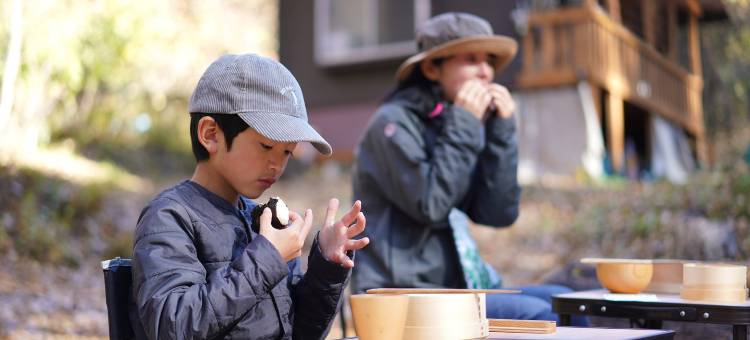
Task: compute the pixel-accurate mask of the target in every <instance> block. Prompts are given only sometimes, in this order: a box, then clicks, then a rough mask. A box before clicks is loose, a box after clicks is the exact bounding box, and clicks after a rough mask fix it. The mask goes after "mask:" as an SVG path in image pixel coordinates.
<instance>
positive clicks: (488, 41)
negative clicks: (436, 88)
mask: <svg viewBox="0 0 750 340" xmlns="http://www.w3.org/2000/svg"><path fill="white" fill-rule="evenodd" d="M467 52H486V53H489V54H493V55H495V56H497V58H498V63H497V67H496V68H495V72H498V71H501V70H502V69H504V68H505V67H506V66H508V64H509V63H510V62H511V61H512V60H513V57H515V56H516V52H518V43H516V41H515V40H514V39H512V38H510V37H506V36H501V35H493V36H476V37H467V38H460V39H455V40H451V41H449V42H447V43H445V44H442V45H438V46H435V47H433V48H431V49H429V50H427V51H424V52H420V53H417V54H415V55H413V56H411V57H409V59H406V61H404V62H403V63H402V64H401V66H399V68H398V70H397V71H396V80H397V81H398V82H402V81H404V80H406V78H408V77H409V75H410V74H411V72H412V71H413V70H414V66H415V65H417V64H419V63H420V62H421V61H422V60H427V59H434V58H440V57H447V56H451V55H455V54H458V53H467Z"/></svg>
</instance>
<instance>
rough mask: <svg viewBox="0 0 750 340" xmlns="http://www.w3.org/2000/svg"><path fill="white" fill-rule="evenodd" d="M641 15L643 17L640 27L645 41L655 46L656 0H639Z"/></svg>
mask: <svg viewBox="0 0 750 340" xmlns="http://www.w3.org/2000/svg"><path fill="white" fill-rule="evenodd" d="M641 16H642V17H643V27H642V28H643V36H644V38H645V40H646V43H648V44H649V45H651V46H656V20H657V19H656V2H655V1H652V0H646V1H641ZM662 20H663V19H662Z"/></svg>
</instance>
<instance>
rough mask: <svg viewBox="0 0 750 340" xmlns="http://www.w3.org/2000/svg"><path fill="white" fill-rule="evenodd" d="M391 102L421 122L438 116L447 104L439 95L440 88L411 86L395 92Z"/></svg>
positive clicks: (434, 86)
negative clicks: (396, 103)
mask: <svg viewBox="0 0 750 340" xmlns="http://www.w3.org/2000/svg"><path fill="white" fill-rule="evenodd" d="M391 101H396V102H399V103H400V104H401V105H403V106H404V107H405V108H407V109H408V110H409V111H412V112H414V114H416V115H417V116H418V117H419V118H420V119H422V120H432V119H433V118H435V117H437V116H439V115H440V113H441V112H442V109H443V107H445V105H447V103H446V102H445V101H444V100H443V99H442V96H441V95H440V86H438V85H437V84H431V85H427V86H425V85H412V86H409V87H405V88H403V89H400V90H397V91H396V93H395V94H394V95H393V96H392V99H391Z"/></svg>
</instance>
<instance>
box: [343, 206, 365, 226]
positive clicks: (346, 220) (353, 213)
mask: <svg viewBox="0 0 750 340" xmlns="http://www.w3.org/2000/svg"><path fill="white" fill-rule="evenodd" d="M360 211H362V202H360V201H359V200H357V201H356V202H354V205H352V209H351V210H349V212H348V213H346V215H344V216H343V217H341V220H340V221H341V223H343V224H344V226H347V227H348V226H350V225H351V224H352V223H354V221H355V220H356V219H357V215H359V212H360Z"/></svg>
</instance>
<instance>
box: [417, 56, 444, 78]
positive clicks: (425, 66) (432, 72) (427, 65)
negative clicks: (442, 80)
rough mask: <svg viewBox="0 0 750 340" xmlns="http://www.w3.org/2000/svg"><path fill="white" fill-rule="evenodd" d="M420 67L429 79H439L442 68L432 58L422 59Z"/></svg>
mask: <svg viewBox="0 0 750 340" xmlns="http://www.w3.org/2000/svg"><path fill="white" fill-rule="evenodd" d="M419 68H420V69H421V70H422V74H424V76H425V78H427V79H428V80H432V81H437V80H438V78H439V77H440V69H439V68H438V66H437V65H435V63H433V62H432V60H429V59H427V60H422V61H421V62H420V63H419Z"/></svg>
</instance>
